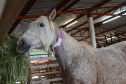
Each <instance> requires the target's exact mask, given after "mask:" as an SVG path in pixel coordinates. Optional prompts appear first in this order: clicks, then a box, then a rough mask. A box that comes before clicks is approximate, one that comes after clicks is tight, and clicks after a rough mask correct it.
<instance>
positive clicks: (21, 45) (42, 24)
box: [17, 9, 56, 53]
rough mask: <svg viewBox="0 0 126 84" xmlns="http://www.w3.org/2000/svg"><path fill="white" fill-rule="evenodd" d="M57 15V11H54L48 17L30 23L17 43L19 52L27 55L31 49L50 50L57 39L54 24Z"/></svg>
mask: <svg viewBox="0 0 126 84" xmlns="http://www.w3.org/2000/svg"><path fill="white" fill-rule="evenodd" d="M55 15H56V10H55V9H54V10H53V11H52V12H51V13H50V15H49V16H48V17H47V16H41V17H39V18H38V19H37V20H35V21H33V22H32V23H30V24H29V28H28V30H27V31H26V32H25V33H24V34H23V36H22V37H21V38H20V39H19V41H18V42H17V52H19V53H26V52H28V51H29V49H34V48H43V49H45V50H48V48H49V46H50V45H51V43H52V42H53V40H54V38H55V33H54V32H55V30H54V24H53V22H52V20H53V19H54V18H55Z"/></svg>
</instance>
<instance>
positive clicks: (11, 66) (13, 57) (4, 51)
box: [0, 35, 28, 84]
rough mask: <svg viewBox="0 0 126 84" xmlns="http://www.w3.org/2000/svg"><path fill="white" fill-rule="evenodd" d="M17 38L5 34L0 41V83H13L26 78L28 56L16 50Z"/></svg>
mask: <svg viewBox="0 0 126 84" xmlns="http://www.w3.org/2000/svg"><path fill="white" fill-rule="evenodd" d="M16 43H17V38H15V37H12V36H9V35H6V36H5V38H4V39H3V41H2V42H1V43H0V84H15V82H16V81H20V82H23V81H25V80H27V78H28V57H27V56H24V55H23V54H19V53H17V52H16Z"/></svg>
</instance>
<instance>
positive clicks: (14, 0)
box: [0, 0, 26, 41]
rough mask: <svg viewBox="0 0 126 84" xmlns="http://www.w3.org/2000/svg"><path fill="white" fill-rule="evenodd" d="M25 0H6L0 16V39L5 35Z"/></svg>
mask: <svg viewBox="0 0 126 84" xmlns="http://www.w3.org/2000/svg"><path fill="white" fill-rule="evenodd" d="M25 1H26V0H7V2H6V4H5V6H4V9H3V12H2V15H1V18H0V41H1V40H2V38H3V37H4V36H5V35H6V33H7V31H8V30H9V27H10V25H11V24H12V23H13V20H14V19H15V17H16V15H17V13H18V12H19V11H20V10H21V8H22V6H23V5H24V3H25Z"/></svg>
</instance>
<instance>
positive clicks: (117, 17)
mask: <svg viewBox="0 0 126 84" xmlns="http://www.w3.org/2000/svg"><path fill="white" fill-rule="evenodd" d="M120 17H121V16H116V17H114V18H111V19H109V20H106V21H104V22H103V24H105V23H108V22H110V21H113V20H115V19H117V18H120Z"/></svg>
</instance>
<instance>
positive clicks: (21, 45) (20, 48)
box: [16, 39, 31, 54]
mask: <svg viewBox="0 0 126 84" xmlns="http://www.w3.org/2000/svg"><path fill="white" fill-rule="evenodd" d="M30 47H31V45H29V44H28V43H27V42H26V41H25V40H23V39H21V40H20V41H18V43H17V48H16V50H17V52H18V53H23V54H24V53H26V52H28V51H29V49H30Z"/></svg>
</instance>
